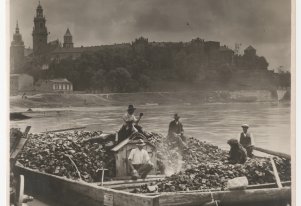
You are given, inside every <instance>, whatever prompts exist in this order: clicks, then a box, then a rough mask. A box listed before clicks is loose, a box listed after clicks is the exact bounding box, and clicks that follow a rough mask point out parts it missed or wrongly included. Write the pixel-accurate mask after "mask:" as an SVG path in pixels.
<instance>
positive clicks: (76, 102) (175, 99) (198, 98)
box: [10, 90, 278, 108]
mask: <svg viewBox="0 0 301 206" xmlns="http://www.w3.org/2000/svg"><path fill="white" fill-rule="evenodd" d="M277 100H278V98H277V94H275V92H271V91H268V90H240V91H205V92H203V91H202V92H201V91H191V92H141V93H110V94H75V93H74V94H57V93H47V94H34V95H28V96H26V98H22V96H21V95H17V96H11V97H10V105H11V107H12V108H13V107H21V108H40V107H52V108H59V107H69V106H72V107H83V106H85V107H87V106H88V107H89V106H123V105H127V104H135V105H147V104H156V105H157V104H158V105H166V104H187V105H189V104H191V105H193V104H200V103H211V102H212V103H217V102H271V101H277Z"/></svg>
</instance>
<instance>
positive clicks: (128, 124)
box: [118, 104, 143, 142]
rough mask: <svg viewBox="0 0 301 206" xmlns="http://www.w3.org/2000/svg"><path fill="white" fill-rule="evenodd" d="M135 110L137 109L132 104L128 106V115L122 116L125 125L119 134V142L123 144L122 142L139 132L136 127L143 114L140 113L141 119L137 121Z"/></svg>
mask: <svg viewBox="0 0 301 206" xmlns="http://www.w3.org/2000/svg"><path fill="white" fill-rule="evenodd" d="M135 110H136V108H135V107H134V106H133V105H132V104H130V105H129V106H128V109H127V113H125V114H124V115H123V116H122V119H123V121H124V123H123V125H122V127H121V129H120V130H119V132H118V142H121V141H122V140H124V139H126V138H127V137H129V136H130V135H131V134H132V133H134V132H137V131H138V130H137V128H136V127H137V126H138V123H139V121H140V119H141V117H142V116H143V113H140V115H139V118H138V119H136V117H135V115H134V112H135Z"/></svg>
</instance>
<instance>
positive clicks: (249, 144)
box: [239, 124, 254, 157]
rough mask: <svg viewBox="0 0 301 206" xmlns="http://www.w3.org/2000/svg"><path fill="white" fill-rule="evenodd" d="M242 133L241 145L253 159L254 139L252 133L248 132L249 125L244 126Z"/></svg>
mask: <svg viewBox="0 0 301 206" xmlns="http://www.w3.org/2000/svg"><path fill="white" fill-rule="evenodd" d="M241 127H242V130H243V131H242V133H240V137H239V143H240V144H241V145H242V146H243V147H244V148H245V149H246V150H247V155H248V157H253V154H252V153H253V147H254V138H253V135H252V134H251V133H249V132H248V129H249V125H247V124H243V125H241Z"/></svg>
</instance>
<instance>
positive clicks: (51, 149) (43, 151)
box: [18, 131, 115, 182]
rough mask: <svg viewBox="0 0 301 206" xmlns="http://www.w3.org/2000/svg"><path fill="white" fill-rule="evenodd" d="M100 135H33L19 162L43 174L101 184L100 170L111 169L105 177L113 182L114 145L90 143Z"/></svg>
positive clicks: (30, 136)
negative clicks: (112, 150)
mask: <svg viewBox="0 0 301 206" xmlns="http://www.w3.org/2000/svg"><path fill="white" fill-rule="evenodd" d="M100 134H101V132H87V131H73V132H62V133H48V134H30V135H29V137H28V138H29V140H28V142H27V144H26V145H25V146H24V148H23V150H22V152H21V153H20V155H19V157H18V161H19V162H20V163H21V164H23V165H24V166H25V167H28V168H32V169H37V170H39V171H41V172H46V173H50V174H54V175H58V176H64V177H67V178H71V179H82V180H84V181H87V182H95V181H100V178H101V171H100V170H99V169H101V168H102V167H103V168H106V169H108V171H106V175H105V177H107V178H110V177H113V176H114V175H115V159H114V155H113V154H112V153H111V151H110V149H111V148H112V145H113V144H112V142H111V141H106V140H104V141H101V142H99V143H92V142H90V141H87V140H89V139H91V138H93V137H98V136H100Z"/></svg>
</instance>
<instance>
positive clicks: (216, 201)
mask: <svg viewBox="0 0 301 206" xmlns="http://www.w3.org/2000/svg"><path fill="white" fill-rule="evenodd" d="M22 139H23V138H22ZM22 142H23V141H22ZM25 142H26V141H24V144H25ZM24 144H22V145H24ZM132 147H133V145H132V144H131V142H130V141H128V140H124V141H123V142H121V143H120V144H119V145H117V146H116V147H115V148H113V150H114V151H115V150H116V151H115V152H116V153H115V156H116V159H117V160H118V161H117V162H116V165H117V166H118V165H119V167H118V168H125V169H122V172H119V173H120V174H119V173H118V172H117V174H119V175H117V176H119V178H120V177H121V176H123V175H124V174H125V173H126V171H127V170H128V167H127V165H126V163H124V161H123V160H122V161H120V160H121V157H119V154H123V156H125V157H127V156H128V151H129V150H130V149H132ZM19 150H20V149H19ZM148 152H149V153H153V154H155V152H156V150H155V149H154V148H153V146H152V145H149V146H148ZM277 155H279V154H277ZM280 155H282V154H280ZM152 156H155V155H152ZM124 164H125V165H124ZM272 164H273V163H272ZM118 168H117V169H118ZM275 171H276V173H277V170H276V169H275ZM14 172H15V173H16V175H23V176H24V179H25V189H24V191H25V193H26V194H28V195H31V196H34V197H35V198H37V199H48V200H51V201H53V200H54V201H55V203H54V204H51V205H56V206H60V205H62V206H86V205H87V206H136V205H137V206H140V205H141V206H173V205H175V206H210V205H215V206H217V205H219V206H220V205H223V206H227V205H229V206H235V205H244V206H248V205H250V206H251V205H252V206H254V205H256V206H261V205H262V206H263V205H264V206H288V205H290V204H291V182H280V179H277V178H276V183H269V184H259V185H249V186H248V187H247V188H246V189H244V190H227V191H214V190H211V191H209V192H208V191H200V190H195V191H178V192H162V193H142V194H137V193H130V191H131V190H133V189H134V188H137V187H139V186H141V185H145V184H147V183H150V182H154V181H155V180H158V179H162V178H164V176H162V175H161V176H160V175H149V176H148V178H147V179H145V180H142V179H138V180H116V181H107V182H103V183H101V182H94V183H87V182H85V181H82V180H72V179H68V178H65V177H60V176H55V175H52V174H48V173H43V172H40V171H38V170H33V169H30V168H27V167H24V166H23V165H21V164H20V163H18V162H17V163H16V165H15V167H14ZM154 174H155V173H154ZM276 176H278V174H276Z"/></svg>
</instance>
